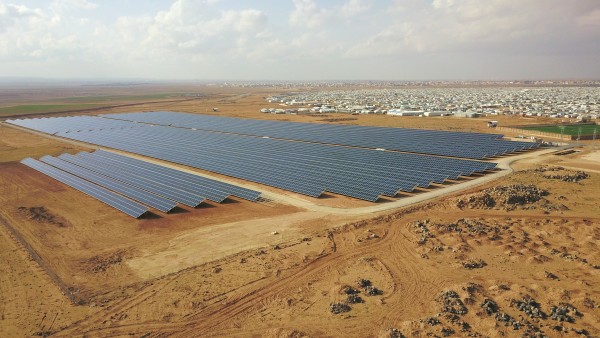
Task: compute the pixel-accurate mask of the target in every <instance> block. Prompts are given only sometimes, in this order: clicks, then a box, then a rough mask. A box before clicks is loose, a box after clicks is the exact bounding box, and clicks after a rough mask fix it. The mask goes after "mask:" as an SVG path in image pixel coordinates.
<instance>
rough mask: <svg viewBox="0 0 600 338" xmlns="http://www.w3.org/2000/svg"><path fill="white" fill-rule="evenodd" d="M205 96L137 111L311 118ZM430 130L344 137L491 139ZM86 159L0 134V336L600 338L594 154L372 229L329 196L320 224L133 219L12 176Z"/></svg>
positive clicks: (308, 215)
mask: <svg viewBox="0 0 600 338" xmlns="http://www.w3.org/2000/svg"><path fill="white" fill-rule="evenodd" d="M211 90H214V92H209V91H208V90H207V92H209V94H211V95H207V97H205V98H203V99H198V100H196V101H188V102H180V103H177V104H173V106H166V105H164V104H163V106H161V104H157V103H153V104H149V105H148V110H152V109H170V110H177V111H190V112H202V113H204V112H205V111H206V110H208V107H213V106H215V107H219V108H220V112H219V114H223V115H230V116H243V117H252V118H272V119H289V120H297V121H313V122H316V121H317V120H318V119H319V118H318V117H312V116H299V115H285V116H281V115H270V114H261V113H259V112H258V109H259V108H260V107H261V106H264V105H265V104H264V102H263V100H262V96H266V95H268V93H267V90H266V89H260V90H258V89H256V90H255V91H256V92H254V93H252V92H251V91H252V90H251V89H247V88H235V89H222V88H221V89H219V90H220V91H219V90H217V89H211ZM227 90H230V91H229V92H227ZM248 92H251V95H245V94H246V93H248ZM222 93H226V94H222ZM261 95H262V96H261ZM161 107H162V108H161ZM167 107H168V108H167ZM123 109H124V108H123ZM117 110H118V109H117ZM203 110H204V111H203ZM129 111H132V110H129ZM211 113H213V112H211ZM436 121H437V122H436ZM439 122H440V120H439V119H435V118H431V119H430V118H414V119H410V118H409V119H407V118H397V117H386V116H358V117H357V120H352V121H348V123H357V124H364V125H389V126H405V127H406V126H409V127H422V128H425V127H427V128H438V129H442V128H444V129H455V130H466V131H472V130H479V131H488V129H487V128H486V127H485V121H484V120H476V119H475V120H471V119H448V120H445V121H444V123H439ZM519 123H520V124H523V122H519ZM81 150H86V147H84V146H80V145H77V144H72V143H65V142H62V141H60V140H56V139H52V138H47V137H43V136H39V135H34V134H31V133H28V132H25V131H21V130H17V129H14V128H8V127H5V126H0V205H1V206H2V207H1V208H0V258H1V259H0V304H2V307H1V309H0V336H2V337H18V336H34V335H38V336H44V335H54V336H57V337H72V336H92V337H106V336H144V337H150V336H152V337H156V336H171V335H172V336H182V337H190V336H201V337H206V336H208V337H210V336H226V337H238V336H239V337H248V336H256V337H259V336H260V337H265V336H266V337H302V336H313V337H322V336H331V337H333V336H335V337H338V336H340V337H342V336H343V337H401V336H406V337H421V336H456V337H461V336H467V335H470V336H489V337H501V336H510V337H512V336H517V337H521V336H536V335H538V336H539V335H541V334H542V333H543V334H545V335H547V336H549V337H571V336H578V335H581V336H598V335H600V325H599V324H598V323H600V250H599V247H598V245H599V243H600V203H599V202H600V197H599V195H598V189H599V188H600V161H599V160H598V150H595V149H593V145H586V146H584V147H583V148H581V149H578V150H581V151H580V152H576V153H572V154H569V155H563V156H559V155H556V154H554V153H546V154H544V155H537V154H532V155H531V156H524V158H523V159H522V160H519V161H517V162H515V163H513V164H512V167H513V169H514V170H515V172H513V173H512V174H509V175H505V176H503V177H501V178H498V179H496V180H493V181H489V182H486V183H484V184H482V185H479V186H473V187H470V188H467V189H466V190H463V191H455V192H453V193H451V194H447V195H444V196H438V197H435V198H434V199H432V200H429V201H425V202H421V203H419V204H416V205H412V206H408V207H404V208H396V209H392V210H385V211H377V212H376V213H372V214H368V213H367V214H343V213H331V212H327V211H326V210H327V209H326V207H335V208H360V207H365V205H363V204H364V203H363V202H356V201H353V200H351V199H348V198H344V197H341V196H335V195H330V196H328V197H327V198H323V199H322V200H316V201H313V200H314V199H304V201H305V202H306V203H313V202H314V203H315V205H316V206H318V207H319V208H315V209H310V208H303V207H301V206H299V205H302V204H301V203H300V204H293V203H287V202H285V200H283V199H282V200H278V199H276V198H273V199H272V200H270V201H265V202H261V203H252V202H248V201H244V200H238V199H231V200H230V201H228V202H227V203H223V204H213V203H206V204H205V205H202V206H200V207H199V208H195V209H192V208H181V210H179V211H178V212H175V213H172V214H169V215H164V214H161V213H159V212H155V213H154V216H151V217H146V218H144V219H141V220H133V219H131V218H130V217H128V216H125V215H123V214H121V213H119V212H117V211H115V210H114V209H112V208H110V207H108V206H106V205H104V204H102V203H100V202H98V201H96V200H94V199H92V198H89V197H87V196H86V195H84V194H82V193H79V192H77V191H75V190H73V189H71V188H68V187H66V186H64V185H62V184H61V183H58V182H56V181H53V180H51V179H49V178H48V177H46V176H44V175H42V174H39V173H37V172H36V171H34V170H31V169H29V168H27V167H25V166H23V165H21V164H19V163H18V161H19V160H20V159H22V158H24V157H27V156H32V157H39V156H41V155H45V154H52V155H58V154H60V153H63V152H71V153H74V152H77V151H81ZM200 173H201V174H205V175H208V174H209V173H206V172H200ZM221 178H222V179H227V180H232V179H230V178H225V177H221ZM232 181H235V180H232ZM240 183H242V182H240ZM449 186H450V187H455V186H457V185H454V184H452V185H449ZM458 187H460V185H458ZM263 190H264V191H266V192H267V195H269V194H273V196H274V197H276V196H277V195H278V194H282V193H283V192H282V191H280V190H278V189H269V188H264V189H263ZM292 197H293V198H294V199H303V198H302V197H299V196H292ZM401 199H402V198H401V197H400V198H399V200H401ZM387 203H394V202H387ZM383 204H385V203H383ZM320 208H321V209H320ZM540 332H542V333H540Z"/></svg>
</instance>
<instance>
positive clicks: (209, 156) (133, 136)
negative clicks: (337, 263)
mask: <svg viewBox="0 0 600 338" xmlns="http://www.w3.org/2000/svg"><path fill="white" fill-rule="evenodd" d="M57 135H58V136H63V137H67V138H72V139H75V140H79V141H83V142H88V143H93V144H97V145H101V146H105V147H110V148H115V149H120V150H125V151H129V152H133V153H138V154H142V155H146V156H150V157H155V158H159V159H163V160H167V161H171V162H175V163H180V164H184V165H188V166H192V167H196V168H201V169H205V170H209V171H213V172H217V173H221V174H224V175H228V176H233V177H237V178H242V179H245V180H249V181H254V182H258V183H262V184H266V185H271V186H275V187H278V188H282V189H285V190H290V191H294V192H298V193H302V194H306V195H309V196H314V197H318V196H320V195H321V194H322V193H323V192H324V191H330V192H334V193H338V194H342V195H346V196H351V197H355V198H359V199H364V200H368V201H376V200H377V199H378V198H379V197H380V196H381V195H387V196H394V195H396V194H397V193H398V192H400V191H407V192H410V191H412V190H413V189H415V188H416V187H428V186H429V185H430V184H432V183H441V182H443V181H444V180H446V179H456V178H458V177H459V176H464V175H471V174H472V173H474V172H483V171H486V170H490V169H493V168H495V163H488V162H481V161H473V160H462V159H454V158H442V157H434V156H425V155H415V154H403V153H396V152H382V151H376V150H368V149H359V148H347V147H340V146H331V145H323V144H314V143H303V142H290V141H284V140H276V139H264V138H256V137H248V136H240V135H233V134H223V133H214V132H208V131H194V130H189V129H181V128H172V127H162V126H146V127H140V128H135V129H129V130H120V129H114V130H101V131H100V130H96V131H84V132H76V133H59V134H57Z"/></svg>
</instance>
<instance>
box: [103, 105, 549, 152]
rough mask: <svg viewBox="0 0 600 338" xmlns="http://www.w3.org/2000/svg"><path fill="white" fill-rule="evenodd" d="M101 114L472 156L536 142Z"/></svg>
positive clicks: (223, 119) (152, 114)
mask: <svg viewBox="0 0 600 338" xmlns="http://www.w3.org/2000/svg"><path fill="white" fill-rule="evenodd" d="M100 116H102V117H106V118H111V119H116V120H117V121H135V122H140V123H150V124H156V125H163V126H177V127H181V128H195V129H202V130H210V131H218V132H226V133H236V134H242V135H252V136H268V137H272V138H280V139H289V140H300V141H309V142H318V143H326V144H336V145H349V146H356V147H365V148H383V149H388V150H398V151H406V152H414V153H425V154H434V155H442V156H452V157H464V158H473V159H483V158H489V157H494V156H498V155H503V154H506V153H512V152H517V151H521V150H526V149H530V148H535V147H538V146H539V144H537V143H531V142H515V141H506V140H501V137H502V135H501V134H485V133H466V132H450V131H440V130H423V129H409V128H386V127H367V126H354V125H335V124H319V123H300V122H283V121H265V120H249V119H241V118H233V117H223V116H212V115H201V114H185V113H176V112H164V111H159V112H144V113H123V114H104V115H100Z"/></svg>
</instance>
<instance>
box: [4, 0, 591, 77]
mask: <svg viewBox="0 0 600 338" xmlns="http://www.w3.org/2000/svg"><path fill="white" fill-rule="evenodd" d="M0 77H32V78H51V79H52V78H57V79H61V78H69V79H89V78H111V79H129V78H135V79H157V80H158V79H162V80H211V79H212V80H297V81H305V80H398V81H403V80H525V79H530V80H531V79H541V80H544V79H600V0H244V1H239V0H237V1H236V0H173V1H167V0H118V1H117V0H45V1H42V0H38V1H36V0H31V1H26V0H12V1H4V0H0Z"/></svg>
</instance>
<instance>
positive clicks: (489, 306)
mask: <svg viewBox="0 0 600 338" xmlns="http://www.w3.org/2000/svg"><path fill="white" fill-rule="evenodd" d="M481 308H482V309H483V310H484V311H485V313H487V314H488V315H492V314H494V313H496V312H498V304H497V303H496V302H495V301H493V300H491V299H489V298H486V299H484V300H483V303H481Z"/></svg>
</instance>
